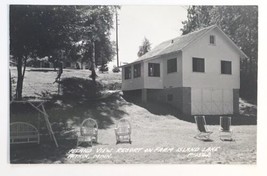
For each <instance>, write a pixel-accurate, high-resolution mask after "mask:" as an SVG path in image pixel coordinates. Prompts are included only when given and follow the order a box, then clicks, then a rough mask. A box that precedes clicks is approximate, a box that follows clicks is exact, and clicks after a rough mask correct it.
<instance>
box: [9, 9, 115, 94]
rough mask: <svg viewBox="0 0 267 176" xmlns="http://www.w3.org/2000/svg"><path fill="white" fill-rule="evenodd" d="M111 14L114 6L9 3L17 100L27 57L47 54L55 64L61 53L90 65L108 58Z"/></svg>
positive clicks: (109, 55) (111, 54) (11, 52)
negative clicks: (15, 65) (86, 61)
mask: <svg viewBox="0 0 267 176" xmlns="http://www.w3.org/2000/svg"><path fill="white" fill-rule="evenodd" d="M113 14H114V9H113V6H34V5H11V6H10V55H11V56H12V57H13V58H14V59H15V60H16V63H17V73H18V74H17V89H16V99H22V88H23V80H24V76H25V70H26V64H27V60H28V59H29V58H38V57H39V58H42V57H45V56H47V57H48V60H49V61H52V62H54V64H55V63H57V62H59V58H61V57H59V55H61V54H62V53H63V52H64V53H65V55H66V56H71V57H72V56H75V57H73V58H72V59H73V60H75V59H77V58H82V59H85V58H87V59H88V58H89V59H88V60H89V61H90V62H92V63H94V64H93V65H95V64H98V63H99V62H101V63H103V61H100V60H105V61H106V62H108V61H110V60H111V59H112V57H113V53H114V52H113V51H114V50H113V49H112V46H113V44H112V42H111V41H110V38H109V36H110V30H111V28H112V25H113V21H112V18H113ZM79 41H82V45H80V46H78V45H77V42H79ZM75 52H77V53H75ZM95 56H96V57H95ZM66 58H67V57H66ZM66 58H61V59H66ZM91 70H92V75H96V74H95V70H94V69H91ZM93 72H94V73H93ZM94 79H95V78H94Z"/></svg>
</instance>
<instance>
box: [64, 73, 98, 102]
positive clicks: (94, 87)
mask: <svg viewBox="0 0 267 176" xmlns="http://www.w3.org/2000/svg"><path fill="white" fill-rule="evenodd" d="M101 90H103V85H101V84H100V83H99V82H96V83H94V82H93V81H92V80H89V79H84V78H76V77H72V78H63V79H62V81H61V91H62V96H63V97H64V99H93V98H96V97H98V96H99V95H100V91H101Z"/></svg>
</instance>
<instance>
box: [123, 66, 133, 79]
mask: <svg viewBox="0 0 267 176" xmlns="http://www.w3.org/2000/svg"><path fill="white" fill-rule="evenodd" d="M126 70H129V71H126ZM126 73H128V74H126ZM124 79H125V80H127V79H132V66H127V67H124Z"/></svg>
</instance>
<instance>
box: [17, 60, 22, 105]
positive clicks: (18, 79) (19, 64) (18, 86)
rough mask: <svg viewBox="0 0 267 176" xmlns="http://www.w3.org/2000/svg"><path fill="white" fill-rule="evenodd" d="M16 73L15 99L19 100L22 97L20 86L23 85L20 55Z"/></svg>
mask: <svg viewBox="0 0 267 176" xmlns="http://www.w3.org/2000/svg"><path fill="white" fill-rule="evenodd" d="M17 73H18V77H17V89H16V99H17V100H21V99H22V87H23V74H22V57H19V58H18V63H17Z"/></svg>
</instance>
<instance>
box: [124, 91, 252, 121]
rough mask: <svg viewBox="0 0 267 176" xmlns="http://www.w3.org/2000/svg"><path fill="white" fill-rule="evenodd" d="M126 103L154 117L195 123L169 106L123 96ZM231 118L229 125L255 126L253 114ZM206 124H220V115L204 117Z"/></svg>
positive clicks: (191, 117)
mask: <svg viewBox="0 0 267 176" xmlns="http://www.w3.org/2000/svg"><path fill="white" fill-rule="evenodd" d="M124 99H126V100H127V101H128V102H131V103H134V104H136V105H138V106H141V107H143V108H145V109H147V110H148V111H149V112H150V113H152V114H155V115H172V116H174V117H176V118H177V119H180V120H183V121H187V122H191V123H195V120H194V116H192V115H186V114H183V113H182V112H181V111H179V110H178V109H176V108H174V107H172V106H171V105H168V104H165V103H158V102H147V103H143V102H142V101H141V100H140V98H139V99H138V98H135V97H129V96H124ZM229 116H231V117H232V121H231V125H257V116H256V115H255V114H250V115H247V114H246V115H242V114H235V115H229ZM205 118H206V123H207V124H208V125H219V124H220V115H205Z"/></svg>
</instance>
